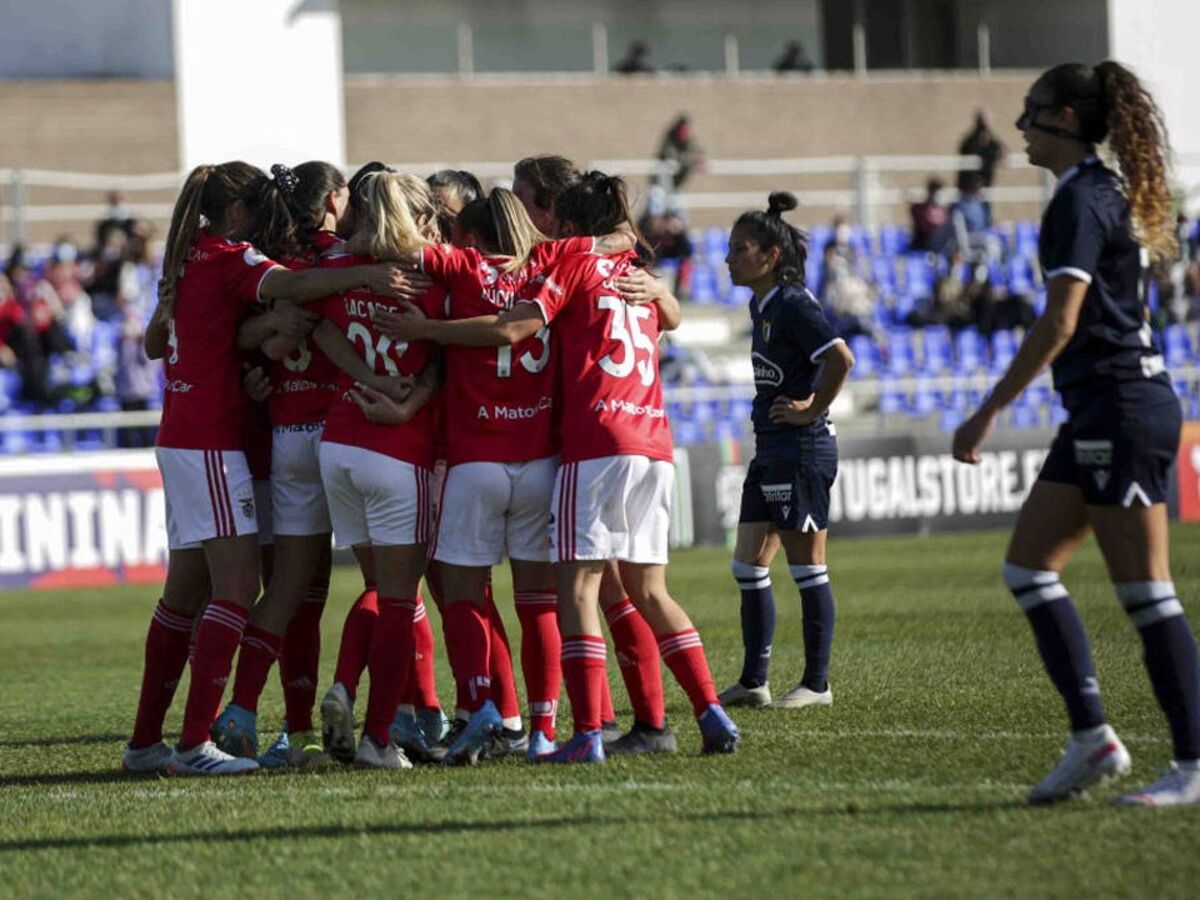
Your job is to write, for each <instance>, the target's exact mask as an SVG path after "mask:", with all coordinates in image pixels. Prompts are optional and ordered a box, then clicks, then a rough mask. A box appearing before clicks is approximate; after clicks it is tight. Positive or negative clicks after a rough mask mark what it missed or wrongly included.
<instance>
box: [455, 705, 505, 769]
mask: <svg viewBox="0 0 1200 900" xmlns="http://www.w3.org/2000/svg"><path fill="white" fill-rule="evenodd" d="M503 728H504V719H503V718H502V717H501V715H500V711H499V710H498V709H496V704H494V703H492V701H491V700H487V701H484V704H483V706H481V707H479V709H477V710H475V712H473V713H471V718H470V719H469V720H468V721H467V727H466V728H464V729H463V730H462V731H461V732H460V733H459V735H458V738H457V739H456V740H455V741H454V743H452V744H451V745H450V748H449V749H448V750H447V751H446V756H445V758H444V759H443V760H442V762H444V763H445V764H446V765H448V766H473V765H475V764H476V763H478V762H479V754H480V751H482V750H483V749H484V748H485V747H487V746H488V745H489V744H490V743H491V742H492V736H493V735H495V734H498V733H499V732H500V731H501V730H502V729H503Z"/></svg>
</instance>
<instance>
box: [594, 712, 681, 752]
mask: <svg viewBox="0 0 1200 900" xmlns="http://www.w3.org/2000/svg"><path fill="white" fill-rule="evenodd" d="M678 749H679V744H678V742H677V741H676V740H675V732H673V731H672V730H671V726H670V725H668V724H667V722H666V720H665V719H664V720H663V726H662V728H655V727H654V726H653V725H647V724H646V723H645V722H640V721H638V720H637V719H634V720H633V727H632V728H630V729H629V731H628V732H626V733H625V734H623V735H621V736H620V737H619V738H617V739H616V740H615V741H613V742H612V743H611V744H606V745H605V747H604V751H605V752H606V753H608V754H609V755H610V756H636V755H638V754H642V753H674V752H675V751H676V750H678Z"/></svg>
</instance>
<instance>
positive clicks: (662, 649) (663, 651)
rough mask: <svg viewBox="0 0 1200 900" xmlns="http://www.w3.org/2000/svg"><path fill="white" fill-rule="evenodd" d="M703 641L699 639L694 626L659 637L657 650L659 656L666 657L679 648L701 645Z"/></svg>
mask: <svg viewBox="0 0 1200 900" xmlns="http://www.w3.org/2000/svg"><path fill="white" fill-rule="evenodd" d="M702 646H703V642H702V641H701V640H700V634H699V632H697V631H696V630H695V629H694V628H693V629H691V630H690V631H681V632H679V633H678V634H671V635H667V636H666V637H665V638H661V639H660V640H659V642H658V652H659V654H660V655H661V656H663V657H667V656H670V655H671V654H673V653H678V652H679V651H680V650H689V649H691V648H693V647H702Z"/></svg>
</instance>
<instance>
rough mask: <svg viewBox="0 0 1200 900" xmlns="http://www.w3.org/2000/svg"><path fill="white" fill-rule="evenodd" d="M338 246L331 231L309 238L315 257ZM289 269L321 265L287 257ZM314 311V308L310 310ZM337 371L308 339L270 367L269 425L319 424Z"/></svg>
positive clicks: (332, 392) (317, 261) (312, 260)
mask: <svg viewBox="0 0 1200 900" xmlns="http://www.w3.org/2000/svg"><path fill="white" fill-rule="evenodd" d="M340 242H341V238H339V237H338V236H337V235H336V234H334V233H333V232H331V231H319V232H317V234H316V235H315V236H314V237H313V245H314V249H315V250H316V253H317V254H323V253H325V252H327V251H329V250H331V249H333V247H335V246H336V245H337V244H338V243H340ZM283 263H284V265H286V266H287V267H288V268H289V269H309V268H312V267H313V266H319V265H321V262H320V257H319V255H314V256H312V257H307V258H305V257H288V258H286V259H284V260H283ZM315 308H316V307H315V306H314V309H315ZM337 374H338V369H337V366H335V365H334V364H333V362H332V360H330V359H329V357H328V356H326V355H325V354H324V353H322V352H321V348H319V347H318V346H317V345H316V343H315V342H314V341H313V340H312V338H311V337H308V338H305V339H304V340H303V341H301V342H300V345H299V346H298V347H297V348H296V349H295V350H293V351H292V353H291V354H290V355H289V356H287V357H285V358H284V359H282V360H280V361H279V362H277V363H274V364H273V365H272V366H271V386H272V387H273V388H274V391H273V392H272V393H271V398H270V404H271V424H272V425H304V424H307V423H309V422H320V421H322V420H323V419H324V418H325V411H326V410H327V409H329V404H330V403H332V402H333V398H334V397H335V396H336V395H337Z"/></svg>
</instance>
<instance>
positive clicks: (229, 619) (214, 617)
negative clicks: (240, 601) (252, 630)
mask: <svg viewBox="0 0 1200 900" xmlns="http://www.w3.org/2000/svg"><path fill="white" fill-rule="evenodd" d="M238 613H241V614H240V615H239V614H238ZM249 617H250V615H249V613H248V612H247V611H246V610H242V609H238V612H237V613H235V612H233V611H232V610H231V609H230V608H229V607H226V606H222V605H221V604H219V603H210V604H209V605H208V607H207V608H206V609H205V610H204V619H206V620H207V621H209V622H212V623H214V624H216V625H224V626H225V627H226V628H230V629H232V630H234V631H236V632H237V633H238V634H241V633H242V631H243V630H244V629H245V627H246V620H247V619H248V618H249Z"/></svg>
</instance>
